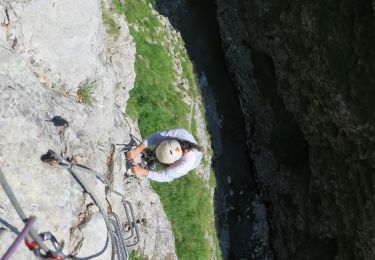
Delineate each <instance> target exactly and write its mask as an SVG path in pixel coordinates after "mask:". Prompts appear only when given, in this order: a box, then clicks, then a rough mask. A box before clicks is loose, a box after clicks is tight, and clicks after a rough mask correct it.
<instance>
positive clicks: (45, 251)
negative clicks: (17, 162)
mask: <svg viewBox="0 0 375 260" xmlns="http://www.w3.org/2000/svg"><path fill="white" fill-rule="evenodd" d="M0 184H1V186H2V188H3V190H4V192H5V194H6V195H7V197H8V198H9V200H10V202H11V204H12V205H13V207H14V209H15V210H16V212H17V214H18V216H19V217H20V218H21V220H22V221H23V222H25V223H27V221H28V220H29V218H27V216H26V214H25V213H24V211H23V209H22V207H21V205H20V203H19V202H18V200H17V198H16V196H15V195H14V193H13V191H12V189H11V188H10V186H9V184H8V182H7V180H6V178H5V175H4V173H3V171H2V170H1V168H0ZM44 234H45V233H41V234H38V232H37V230H36V229H35V228H33V227H32V226H30V227H29V228H28V231H27V232H26V235H25V237H26V239H25V244H26V246H27V247H28V248H29V249H30V250H32V251H33V252H34V254H35V255H36V256H37V257H39V258H52V259H58V260H63V259H66V256H65V255H64V254H63V253H62V249H63V247H64V243H63V241H61V242H60V243H58V245H57V246H56V244H55V243H54V242H55V241H56V242H57V240H56V238H55V237H53V236H52V234H51V236H49V237H48V236H44ZM52 237H53V238H54V241H52V240H51V239H52ZM48 240H50V241H51V242H52V244H53V246H54V250H51V249H50V248H49V247H48V246H47V245H46V244H45V243H44V241H48ZM16 241H17V240H16ZM16 241H15V242H16ZM16 244H17V243H16ZM12 250H13V249H12V248H11V251H12Z"/></svg>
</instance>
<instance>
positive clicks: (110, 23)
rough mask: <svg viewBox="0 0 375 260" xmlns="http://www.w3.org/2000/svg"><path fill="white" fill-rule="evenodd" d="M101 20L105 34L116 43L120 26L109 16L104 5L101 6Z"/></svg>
mask: <svg viewBox="0 0 375 260" xmlns="http://www.w3.org/2000/svg"><path fill="white" fill-rule="evenodd" d="M102 19H103V23H104V25H105V29H106V32H107V33H108V34H109V35H111V36H112V37H114V39H115V40H116V41H117V40H118V37H119V36H120V26H119V25H118V24H117V23H116V21H115V19H114V18H113V17H112V16H111V14H110V13H109V11H108V10H107V9H106V7H105V6H104V4H102Z"/></svg>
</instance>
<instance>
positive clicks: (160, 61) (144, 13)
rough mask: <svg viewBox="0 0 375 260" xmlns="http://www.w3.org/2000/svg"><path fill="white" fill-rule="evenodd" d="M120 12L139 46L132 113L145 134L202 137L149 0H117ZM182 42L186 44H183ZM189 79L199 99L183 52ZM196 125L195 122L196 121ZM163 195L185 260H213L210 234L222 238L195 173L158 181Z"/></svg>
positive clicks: (208, 198)
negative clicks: (183, 132) (178, 131)
mask: <svg viewBox="0 0 375 260" xmlns="http://www.w3.org/2000/svg"><path fill="white" fill-rule="evenodd" d="M113 3H114V6H115V7H116V10H117V11H118V12H120V13H124V14H125V15H126V18H127V20H128V22H129V24H130V28H129V29H130V33H131V34H132V36H133V39H134V41H135V43H136V48H137V56H136V62H135V70H136V75H137V76H136V81H135V86H134V89H133V90H132V91H131V92H130V98H129V100H128V103H127V110H126V113H127V114H128V115H129V116H130V117H131V118H132V119H133V120H135V121H137V122H138V125H139V129H140V131H141V134H142V136H144V137H145V136H147V135H149V134H150V133H152V132H155V131H158V130H162V129H170V128H176V127H182V128H186V129H190V130H191V132H192V133H193V134H194V135H195V136H197V123H196V121H195V120H194V119H193V117H192V115H190V116H189V113H190V112H191V108H190V107H188V106H187V105H186V103H184V102H183V99H182V95H181V94H180V93H178V92H177V91H176V89H175V85H174V80H175V77H176V75H175V72H174V71H173V68H172V65H173V63H172V59H171V57H170V56H169V55H168V51H167V49H166V48H165V47H164V46H163V44H162V43H163V41H164V38H165V36H166V32H164V31H163V30H158V29H157V28H158V27H159V26H160V22H159V20H158V19H157V17H156V16H155V15H154V14H153V13H152V11H151V9H150V7H149V6H148V4H149V3H152V2H151V1H149V0H127V1H126V6H124V5H123V4H122V3H121V1H120V0H113ZM178 44H183V43H182V42H180V43H178ZM179 55H180V56H181V58H182V66H183V76H184V77H185V78H186V79H187V80H188V81H189V84H190V86H191V88H190V89H189V91H188V94H189V95H191V96H192V98H194V97H197V96H198V95H199V91H198V89H197V86H196V83H195V76H194V73H193V66H192V64H191V62H190V60H189V57H188V55H187V53H186V51H185V50H184V51H182V50H180V51H179ZM190 121H191V122H190ZM152 187H153V188H154V190H155V191H156V192H157V193H158V194H159V196H160V199H161V202H162V204H163V206H164V210H165V212H166V215H167V217H168V219H169V220H170V221H171V224H172V228H173V233H174V235H175V239H176V251H177V256H178V257H179V259H209V258H210V256H211V255H213V254H216V252H215V250H216V249H215V248H210V245H209V243H208V241H207V236H212V237H214V238H213V239H214V241H215V239H216V240H217V238H216V232H215V225H214V217H213V206H212V200H213V198H212V196H211V194H210V192H209V190H208V189H206V188H204V187H205V183H204V180H203V179H202V178H200V177H199V176H198V175H197V174H196V173H195V172H190V173H189V174H188V175H187V176H184V177H182V178H179V179H177V180H174V181H173V182H171V183H157V182H152Z"/></svg>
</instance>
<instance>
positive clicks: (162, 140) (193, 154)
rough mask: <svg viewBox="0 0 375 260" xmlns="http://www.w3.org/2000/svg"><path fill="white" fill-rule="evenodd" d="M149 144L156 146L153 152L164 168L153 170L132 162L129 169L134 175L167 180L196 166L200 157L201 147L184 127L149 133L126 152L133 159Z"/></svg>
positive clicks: (160, 180)
mask: <svg viewBox="0 0 375 260" xmlns="http://www.w3.org/2000/svg"><path fill="white" fill-rule="evenodd" d="M149 146H156V149H155V154H156V159H157V160H158V162H159V163H161V164H162V165H163V166H165V169H164V170H159V171H153V170H148V169H146V168H143V167H142V166H140V165H138V164H133V165H132V167H131V171H132V172H133V173H135V174H136V175H141V176H147V177H148V178H150V179H151V180H154V181H157V182H169V181H172V180H174V179H176V178H179V177H181V176H184V175H185V174H187V173H188V172H189V171H191V170H193V169H195V168H196V167H198V165H199V162H200V161H201V159H202V148H201V147H200V146H199V145H197V142H196V141H195V138H194V137H193V136H192V135H191V134H190V133H189V132H188V131H186V130H185V129H181V128H178V129H170V130H165V131H159V132H155V133H153V134H151V135H149V136H148V137H147V138H146V139H145V140H144V141H143V142H142V143H140V144H139V145H138V146H137V147H136V148H134V149H132V150H130V151H129V152H128V153H127V158H128V159H129V160H133V159H134V158H135V157H136V156H137V155H139V154H140V153H141V152H142V151H144V150H145V149H146V148H147V147H149Z"/></svg>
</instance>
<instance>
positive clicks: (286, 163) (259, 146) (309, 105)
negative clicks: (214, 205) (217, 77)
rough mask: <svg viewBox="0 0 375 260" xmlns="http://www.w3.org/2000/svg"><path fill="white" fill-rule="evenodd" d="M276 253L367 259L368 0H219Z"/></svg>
mask: <svg viewBox="0 0 375 260" xmlns="http://www.w3.org/2000/svg"><path fill="white" fill-rule="evenodd" d="M217 5H218V21H219V24H220V26H221V34H222V39H223V48H224V52H225V55H226V58H227V62H228V67H229V68H230V70H231V73H232V76H233V78H234V79H235V81H236V84H237V87H238V91H239V99H240V102H241V106H242V109H243V111H244V114H245V118H246V121H247V124H248V126H247V127H248V145H249V148H250V156H251V157H252V159H253V162H254V168H255V169H256V178H257V181H258V185H259V187H260V189H261V193H262V195H263V196H264V197H265V198H266V199H267V200H268V202H269V207H268V211H269V221H270V224H271V228H272V231H271V233H272V235H273V239H272V241H271V243H272V244H273V247H274V251H275V256H276V257H277V259H374V257H375V252H374V250H373V248H374V246H375V244H374V241H375V240H374V238H375V230H374V226H373V224H372V223H373V222H374V220H375V210H374V207H373V205H374V182H375V180H374V175H373V172H374V168H375V153H374V141H375V140H374V131H375V123H374V122H375V121H374V117H375V114H374V107H373V101H374V100H375V99H374V98H375V92H374V89H373V87H372V86H374V85H375V77H374V76H373V74H372V72H373V71H374V69H375V63H374V62H373V61H374V58H375V51H374V49H373V48H372V46H374V44H375V37H374V33H375V30H374V29H375V28H374V12H373V8H372V2H371V1H357V2H353V1H330V2H329V3H328V2H319V3H318V2H311V1H292V2H290V1H288V2H282V1H273V0H269V1H243V0H230V1H222V0H218V4H217Z"/></svg>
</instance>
